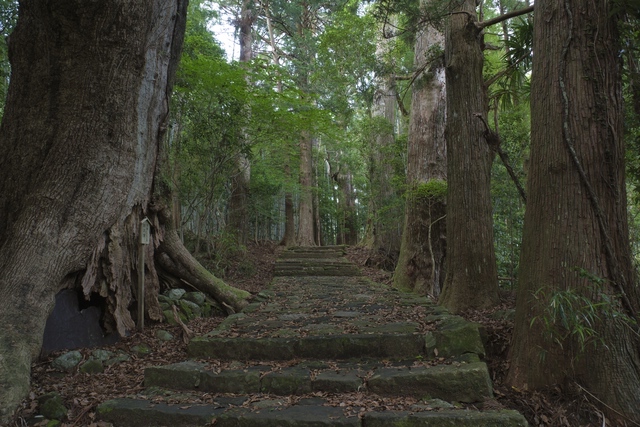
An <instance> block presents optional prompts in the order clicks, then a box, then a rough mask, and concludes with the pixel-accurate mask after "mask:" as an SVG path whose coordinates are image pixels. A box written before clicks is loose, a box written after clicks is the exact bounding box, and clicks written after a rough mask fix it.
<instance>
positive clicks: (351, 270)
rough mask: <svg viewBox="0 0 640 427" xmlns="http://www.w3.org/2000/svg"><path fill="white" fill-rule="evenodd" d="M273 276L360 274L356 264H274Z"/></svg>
mask: <svg viewBox="0 0 640 427" xmlns="http://www.w3.org/2000/svg"><path fill="white" fill-rule="evenodd" d="M273 274H274V276H280V277H284V276H289V277H292V276H296V277H300V276H336V277H338V276H347V277H349V276H360V275H361V273H360V270H359V269H358V267H356V266H342V267H336V266H310V265H307V266H300V267H293V268H287V267H280V266H278V265H276V267H275V269H274V272H273Z"/></svg>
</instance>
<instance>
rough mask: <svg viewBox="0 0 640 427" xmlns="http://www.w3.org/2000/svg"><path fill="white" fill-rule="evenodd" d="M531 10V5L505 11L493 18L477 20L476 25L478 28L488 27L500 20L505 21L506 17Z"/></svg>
mask: <svg viewBox="0 0 640 427" xmlns="http://www.w3.org/2000/svg"><path fill="white" fill-rule="evenodd" d="M531 12H533V6H529V7H525V8H524V9H518V10H514V11H511V12H509V13H505V14H504V15H500V16H496V17H495V18H493V19H489V20H488V21H482V22H477V23H476V27H477V28H478V29H479V30H482V29H483V28H486V27H490V26H492V25H495V24H499V23H500V22H502V21H506V20H507V19H511V18H515V17H516V16H520V15H526V14H527V13H531Z"/></svg>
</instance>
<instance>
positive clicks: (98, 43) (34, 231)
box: [0, 0, 244, 423]
mask: <svg viewBox="0 0 640 427" xmlns="http://www.w3.org/2000/svg"><path fill="white" fill-rule="evenodd" d="M186 3H187V2H186V1H183V0H175V1H167V0H150V1H146V2H129V1H111V2H82V1H77V0H56V1H55V2H54V1H45V0H24V1H21V2H20V13H19V20H18V25H17V27H16V29H15V31H14V33H13V34H12V36H11V42H10V57H11V61H12V70H13V73H12V78H11V84H10V89H9V93H8V98H7V104H6V110H5V114H4V118H3V121H2V126H1V127H0V141H1V142H0V293H1V294H2V295H3V298H2V302H0V327H1V328H2V331H3V332H2V334H1V335H0V423H3V422H4V421H6V420H8V419H9V417H10V416H11V413H12V412H13V411H14V410H15V408H16V406H17V405H18V404H19V402H20V401H21V400H22V398H23V397H24V396H25V395H26V394H27V392H28V390H29V375H30V364H31V360H32V358H34V357H36V356H37V355H38V353H39V352H40V347H41V343H42V335H43V331H44V325H45V322H46V319H47V317H48V315H49V313H50V312H51V310H52V309H53V306H54V297H55V295H56V293H57V292H58V291H59V290H60V289H62V288H64V287H68V286H74V285H75V284H77V285H81V286H82V287H83V289H85V291H87V292H89V291H90V290H91V289H100V291H101V293H103V294H105V295H106V296H107V299H108V305H109V309H110V314H111V316H112V319H113V321H114V325H113V327H114V328H115V329H118V330H120V331H121V332H122V331H126V330H127V329H131V328H132V327H133V321H132V320H131V315H130V313H129V312H128V306H129V305H130V303H131V300H132V298H133V294H134V293H135V292H134V291H132V289H131V285H132V284H134V285H135V280H130V279H131V277H135V274H133V275H132V274H131V272H132V271H135V269H136V268H138V267H140V266H137V265H136V261H135V260H136V259H137V256H136V255H137V254H136V252H137V249H136V247H137V245H136V243H135V242H136V241H137V239H138V236H139V231H138V227H139V223H140V222H139V220H140V219H141V218H142V217H143V216H144V215H150V216H151V219H152V223H153V224H154V228H156V229H158V230H160V229H161V228H162V226H163V224H162V223H161V222H159V221H157V219H156V218H154V215H153V211H152V209H149V208H147V206H148V205H149V204H150V199H151V194H152V192H151V185H152V182H153V178H154V170H155V168H156V159H157V155H158V147H159V141H160V140H161V138H162V135H163V134H164V130H165V127H166V123H165V120H166V118H167V112H168V102H167V99H168V95H169V93H170V89H171V81H172V78H173V75H174V74H175V66H176V65H177V62H178V59H179V53H180V48H181V45H182V38H183V34H184V24H185V18H186ZM166 194H167V198H170V193H169V192H167V193H166ZM169 211H170V209H169ZM165 225H166V224H165ZM173 230H175V229H173ZM161 237H162V235H161V233H156V234H155V236H154V240H156V242H154V244H153V245H148V246H147V247H146V250H147V251H148V252H147V253H148V255H149V257H148V259H153V257H152V252H153V249H154V248H155V247H156V244H158V245H160V244H161V243H160V239H161ZM175 241H176V242H177V243H176V244H175V245H170V244H169V243H166V244H165V245H164V247H169V248H172V249H170V250H168V251H166V252H172V251H175V252H177V249H176V248H177V247H181V243H180V240H179V239H178V238H177V234H175ZM147 268H148V269H149V272H150V274H149V276H148V277H149V279H148V280H149V281H150V282H148V283H151V281H153V280H154V279H153V278H155V277H157V275H156V274H155V265H154V263H152V262H151V263H149V264H147ZM150 289H151V290H152V291H153V290H155V291H157V284H156V285H155V286H151V287H150ZM152 291H149V290H148V291H147V293H146V298H147V304H148V307H149V310H148V311H147V314H148V315H149V317H151V318H156V319H157V318H158V317H159V307H158V304H157V300H155V296H156V295H150V292H152ZM103 296H104V295H103ZM150 300H151V302H150ZM153 301H155V304H153ZM243 302H244V301H242V302H239V306H241V305H242V304H243ZM230 305H231V304H230Z"/></svg>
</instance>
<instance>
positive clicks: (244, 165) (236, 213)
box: [229, 0, 255, 245]
mask: <svg viewBox="0 0 640 427" xmlns="http://www.w3.org/2000/svg"><path fill="white" fill-rule="evenodd" d="M251 3H252V2H251V1H250V0H243V1H242V9H241V12H240V21H239V23H238V28H239V30H240V62H242V63H248V62H249V61H251V60H252V59H253V33H252V27H253V21H254V19H255V18H254V16H253V12H252V10H251ZM245 139H246V138H245ZM235 166H236V168H235V173H234V174H233V175H232V176H231V196H230V198H229V230H230V231H231V232H233V233H234V234H235V235H236V238H237V241H238V243H239V244H240V245H246V244H247V240H248V239H249V190H250V182H251V164H250V162H249V159H248V158H247V155H246V154H245V153H243V152H240V153H238V154H237V155H236V158H235Z"/></svg>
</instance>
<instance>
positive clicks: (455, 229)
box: [440, 0, 499, 312]
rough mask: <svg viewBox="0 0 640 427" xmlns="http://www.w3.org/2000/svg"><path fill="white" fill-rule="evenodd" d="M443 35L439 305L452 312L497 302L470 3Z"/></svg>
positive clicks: (488, 159) (477, 41)
mask: <svg viewBox="0 0 640 427" xmlns="http://www.w3.org/2000/svg"><path fill="white" fill-rule="evenodd" d="M453 12H454V13H453V14H452V15H451V16H450V18H449V20H448V22H447V26H446V34H445V67H446V86H447V125H446V135H445V136H446V140H447V181H448V191H447V224H446V226H447V260H446V265H447V276H446V279H445V284H444V287H443V290H442V294H441V296H440V303H441V304H442V305H444V306H445V307H447V308H449V309H450V310H452V311H454V312H459V311H463V310H467V309H471V308H487V307H490V306H493V305H495V304H497V303H498V302H499V296H498V273H497V269H496V256H495V252H494V247H493V222H492V220H493V218H492V212H491V195H490V177H491V163H492V153H491V152H490V150H489V146H488V145H487V142H486V140H485V138H484V128H483V124H482V122H481V121H480V120H479V119H478V118H476V117H475V116H474V115H475V114H480V115H481V117H483V118H484V119H485V121H486V116H487V97H486V93H485V88H484V82H483V78H482V64H483V60H484V58H483V54H482V50H481V35H480V31H479V29H478V28H477V27H476V25H475V24H476V22H477V16H476V1H475V0H465V1H463V2H462V3H461V4H460V6H459V7H458V9H456V10H454V11H453Z"/></svg>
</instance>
